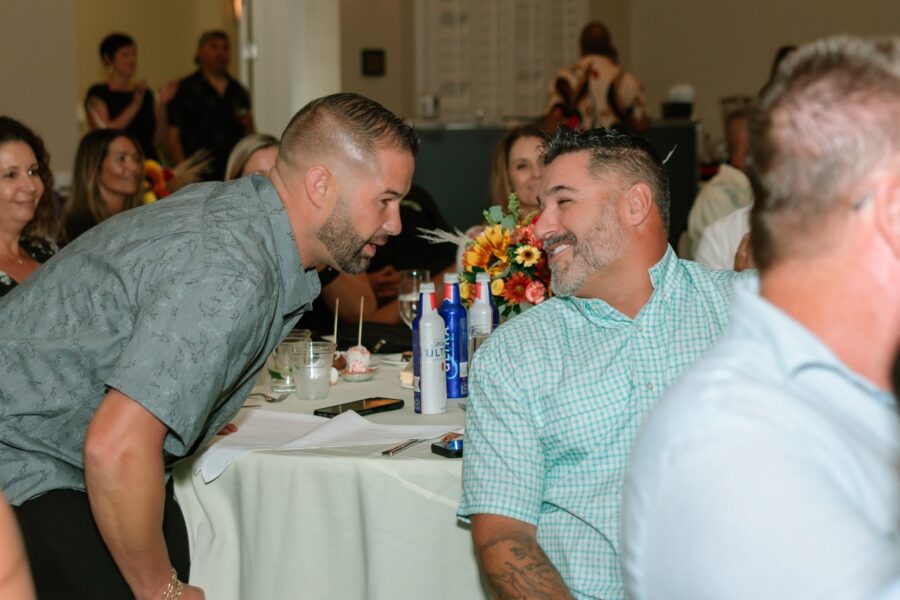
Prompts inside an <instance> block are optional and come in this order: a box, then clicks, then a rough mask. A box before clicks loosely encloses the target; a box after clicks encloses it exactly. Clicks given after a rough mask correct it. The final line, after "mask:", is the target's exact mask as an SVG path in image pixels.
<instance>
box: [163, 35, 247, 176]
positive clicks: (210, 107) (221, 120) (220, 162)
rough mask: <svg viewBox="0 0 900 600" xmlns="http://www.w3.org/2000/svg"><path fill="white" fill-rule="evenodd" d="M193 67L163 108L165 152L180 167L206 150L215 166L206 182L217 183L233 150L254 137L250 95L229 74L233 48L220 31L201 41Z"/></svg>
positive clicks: (201, 38)
mask: <svg viewBox="0 0 900 600" xmlns="http://www.w3.org/2000/svg"><path fill="white" fill-rule="evenodd" d="M194 61H195V62H196V63H197V65H198V66H199V69H197V71H196V72H195V73H193V74H192V75H188V76H187V77H185V78H184V79H182V80H181V82H180V83H179V84H178V91H177V92H176V93H175V97H174V98H172V101H171V102H169V105H168V107H167V111H168V116H169V131H168V136H167V137H168V142H169V152H170V153H171V155H172V160H173V161H175V162H181V161H182V160H184V159H185V158H186V157H188V156H190V155H192V154H193V153H194V152H197V151H198V150H201V149H206V150H207V151H209V152H210V153H211V154H212V159H213V162H212V166H211V167H210V169H209V170H208V171H207V172H206V173H205V177H206V179H208V180H221V179H223V178H224V176H225V164H226V163H227V161H228V154H229V153H230V152H231V149H232V148H234V146H235V144H237V143H238V141H240V139H241V138H242V137H244V136H245V135H247V134H248V133H253V131H254V126H253V116H252V115H251V114H250V94H249V93H248V92H247V90H246V89H245V88H244V87H243V86H242V85H241V84H240V83H238V82H237V81H236V80H235V79H234V78H232V77H231V75H229V74H228V64H229V62H230V61H231V46H230V44H229V41H228V35H227V34H226V33H225V32H224V31H218V30H216V31H207V32H206V33H204V34H203V35H202V36H200V42H199V44H198V45H197V56H196V58H195V59H194Z"/></svg>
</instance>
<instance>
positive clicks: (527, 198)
mask: <svg viewBox="0 0 900 600" xmlns="http://www.w3.org/2000/svg"><path fill="white" fill-rule="evenodd" d="M543 144H544V133H543V132H542V131H541V130H540V129H538V128H537V127H536V126H534V125H523V126H521V127H516V128H515V129H512V130H510V131H509V133H507V134H506V135H505V136H504V137H503V139H501V140H500V142H498V143H497V145H496V146H495V147H494V155H493V157H492V161H491V203H492V204H499V205H501V206H506V203H507V202H508V200H509V195H510V194H511V193H515V194H516V196H517V197H518V198H519V207H520V214H521V215H522V216H523V217H524V216H526V215H527V214H528V213H532V212H536V211H537V210H538V202H537V194H538V188H539V187H540V183H541V175H543V173H544V163H543V161H542V160H541V147H542V146H543Z"/></svg>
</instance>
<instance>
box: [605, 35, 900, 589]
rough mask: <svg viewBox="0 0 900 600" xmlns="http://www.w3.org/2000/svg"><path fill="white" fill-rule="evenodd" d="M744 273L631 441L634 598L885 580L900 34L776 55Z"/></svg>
mask: <svg viewBox="0 0 900 600" xmlns="http://www.w3.org/2000/svg"><path fill="white" fill-rule="evenodd" d="M751 164H752V165H753V166H752V171H751V175H752V177H753V180H754V186H755V198H756V201H755V204H754V208H753V211H752V213H751V243H752V246H753V255H754V260H755V263H756V264H757V266H758V267H759V273H760V276H759V281H758V282H757V281H756V280H751V281H748V282H744V283H745V285H742V286H741V288H740V289H739V290H738V292H737V293H736V298H735V302H734V306H733V317H732V322H731V324H730V325H729V328H728V330H727V332H726V333H725V335H723V337H722V340H721V341H720V342H718V343H717V344H716V345H715V346H713V348H712V349H711V350H710V352H709V353H708V354H707V355H706V357H704V358H703V359H702V360H700V361H699V362H698V363H697V364H696V365H694V366H693V367H692V368H691V369H690V370H689V371H688V372H687V373H686V374H685V376H684V377H683V378H682V379H681V380H680V381H678V382H676V383H675V385H673V386H672V388H671V389H670V390H669V392H668V393H666V394H665V395H664V397H663V399H662V401H661V402H660V403H659V405H657V407H656V408H655V409H654V411H653V412H652V413H651V415H650V417H649V418H648V420H647V423H646V425H645V427H644V428H643V430H642V431H641V434H640V436H639V438H638V441H637V443H636V444H635V448H634V453H633V456H632V459H631V465H630V470H629V474H628V478H627V483H626V489H625V502H624V509H623V526H622V535H623V545H624V548H625V572H626V581H627V588H628V591H629V595H630V597H633V598H635V599H636V600H642V599H653V600H657V599H668V598H674V599H681V598H683V599H691V600H695V599H704V598H730V599H742V598H748V599H750V598H753V599H757V598H789V599H791V600H795V599H803V598H841V599H843V598H873V597H881V598H883V597H890V598H897V597H900V587H898V581H900V541H898V540H900V418H898V414H897V407H896V400H895V398H894V397H893V396H892V395H891V393H890V392H889V390H890V387H891V368H892V366H893V364H894V361H895V358H896V355H897V350H898V348H900V38H893V39H890V40H881V41H864V40H860V39H852V38H831V39H826V40H822V41H820V42H816V43H814V44H811V45H809V46H806V47H804V48H801V49H800V50H798V51H797V52H796V53H794V54H793V55H791V56H790V57H789V58H788V59H786V60H785V62H784V63H783V64H782V66H781V68H780V71H779V75H778V77H777V78H776V80H775V81H774V82H773V83H772V85H771V86H770V87H769V88H768V89H767V91H766V92H765V93H764V94H763V96H762V98H761V105H760V110H759V111H758V113H757V114H756V115H754V117H753V120H752V125H751Z"/></svg>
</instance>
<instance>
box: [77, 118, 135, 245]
mask: <svg viewBox="0 0 900 600" xmlns="http://www.w3.org/2000/svg"><path fill="white" fill-rule="evenodd" d="M143 183H144V153H143V150H142V149H141V145H140V143H139V142H138V141H137V139H135V138H134V136H132V135H131V134H130V133H128V132H126V131H122V130H120V129H98V130H96V131H92V132H90V133H88V134H87V135H85V136H84V137H83V138H82V139H81V143H80V144H78V152H77V153H76V154H75V169H74V172H73V174H72V191H71V194H70V196H69V200H68V201H67V202H66V205H65V207H64V208H63V213H62V222H63V227H64V229H65V232H66V237H67V239H68V241H69V242H71V241H73V240H74V239H75V238H77V237H78V236H79V235H81V234H82V233H84V232H85V231H87V230H88V229H90V228H91V227H93V226H94V225H97V224H98V223H101V222H103V221H105V220H106V219H108V218H110V217H111V216H113V215H116V214H118V213H120V212H122V211H124V210H127V209H129V208H134V207H135V206H139V205H140V204H141V200H142V198H143V192H144V189H143V188H144V186H143Z"/></svg>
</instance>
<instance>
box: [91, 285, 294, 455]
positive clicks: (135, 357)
mask: <svg viewBox="0 0 900 600" xmlns="http://www.w3.org/2000/svg"><path fill="white" fill-rule="evenodd" d="M267 288H268V286H266V285H264V284H262V283H260V282H259V281H254V280H252V279H251V278H249V277H246V276H244V275H241V274H236V273H233V272H229V271H223V270H220V269H210V268H207V269H204V270H203V271H202V272H193V273H190V274H186V275H182V276H180V277H178V278H176V279H174V280H172V281H171V282H169V283H167V284H165V285H162V286H161V287H160V288H159V289H157V290H156V292H155V293H154V295H153V296H152V298H151V300H150V301H149V302H147V303H146V304H145V305H143V306H141V307H139V309H138V315H137V318H136V321H135V323H134V328H133V330H132V335H131V338H130V340H129V341H128V342H127V343H126V344H125V346H124V348H123V349H122V353H121V354H120V356H119V357H118V360H117V362H116V364H115V365H114V366H113V368H112V371H111V374H110V376H109V377H108V378H107V380H106V382H105V383H106V385H107V386H109V387H110V388H115V389H117V390H119V391H120V392H122V393H123V394H125V395H126V396H128V397H130V398H132V399H133V400H135V401H136V402H138V403H139V404H141V405H142V406H143V407H144V408H146V409H147V410H148V411H150V412H151V413H153V415H155V416H156V417H157V418H158V419H159V420H160V421H162V422H163V423H165V424H166V426H167V427H168V428H169V429H170V433H169V434H168V435H167V437H166V442H165V448H166V450H167V451H168V452H170V453H171V454H173V455H175V456H184V455H185V454H186V453H187V452H188V451H189V450H190V449H191V447H192V446H193V445H194V443H195V442H196V440H197V439H198V438H200V437H201V436H202V435H203V433H204V432H205V430H206V427H207V421H208V419H209V417H210V415H211V414H212V412H213V411H214V409H216V408H218V406H219V405H220V404H221V403H222V402H224V401H225V400H226V399H227V396H228V394H229V393H230V390H232V389H233V386H234V385H235V383H236V382H237V381H238V380H239V379H240V378H241V376H242V375H245V374H246V370H247V368H248V366H249V365H251V364H253V362H254V361H255V359H256V358H257V357H258V354H259V352H260V351H261V349H262V348H263V346H264V344H265V337H266V335H267V332H268V330H269V323H270V321H271V318H272V313H273V308H272V305H273V304H274V302H275V300H274V298H276V297H277V294H276V293H275V292H274V291H272V290H268V289H267Z"/></svg>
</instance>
